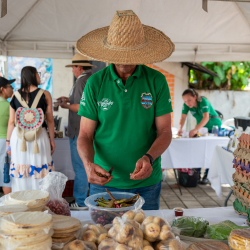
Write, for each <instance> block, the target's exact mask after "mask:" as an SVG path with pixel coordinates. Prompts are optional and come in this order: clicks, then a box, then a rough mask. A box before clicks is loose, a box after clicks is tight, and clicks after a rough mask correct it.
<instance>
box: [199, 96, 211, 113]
mask: <svg viewBox="0 0 250 250" xmlns="http://www.w3.org/2000/svg"><path fill="white" fill-rule="evenodd" d="M201 110H202V113H206V112H208V113H209V110H210V108H209V102H208V100H207V99H206V98H204V97H202V101H201Z"/></svg>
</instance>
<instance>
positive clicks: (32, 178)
mask: <svg viewBox="0 0 250 250" xmlns="http://www.w3.org/2000/svg"><path fill="white" fill-rule="evenodd" d="M42 130H43V131H42V133H41V135H40V136H39V137H38V138H37V144H38V147H39V151H40V152H39V153H38V154H33V145H34V141H32V142H27V141H26V145H27V151H26V152H21V150H20V149H21V141H22V140H21V139H19V138H18V137H17V133H16V128H15V129H14V130H13V132H12V135H11V139H10V146H11V164H10V176H11V185H12V192H16V191H23V190H39V189H40V188H39V181H40V180H41V179H42V178H43V177H45V176H46V175H47V174H48V173H49V172H51V171H54V163H53V161H52V156H51V147H50V141H49V137H48V134H47V132H46V129H45V128H43V129H42Z"/></svg>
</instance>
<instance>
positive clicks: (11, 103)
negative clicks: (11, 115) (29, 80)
mask: <svg viewBox="0 0 250 250" xmlns="http://www.w3.org/2000/svg"><path fill="white" fill-rule="evenodd" d="M15 99H16V97H15V96H14V95H13V97H12V98H11V100H10V106H11V107H12V108H13V109H14V110H16V104H15Z"/></svg>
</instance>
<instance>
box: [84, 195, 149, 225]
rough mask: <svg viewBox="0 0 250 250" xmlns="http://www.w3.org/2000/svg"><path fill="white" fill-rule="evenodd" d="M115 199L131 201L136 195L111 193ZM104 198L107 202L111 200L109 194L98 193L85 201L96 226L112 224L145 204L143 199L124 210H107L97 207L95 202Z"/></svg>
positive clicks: (123, 208)
mask: <svg viewBox="0 0 250 250" xmlns="http://www.w3.org/2000/svg"><path fill="white" fill-rule="evenodd" d="M111 193H112V195H113V196H114V197H115V199H117V200H118V199H129V198H131V197H133V196H135V195H136V194H133V193H126V192H124V193H123V192H111ZM100 197H103V198H104V199H105V200H109V199H111V198H110V196H109V195H108V193H106V192H105V193H98V194H93V195H91V196H89V197H88V198H87V199H85V205H86V206H87V207H89V212H90V217H91V219H92V220H93V222H94V223H96V224H102V225H103V226H104V225H107V224H111V223H112V221H113V219H114V218H115V217H117V216H118V217H121V216H122V215H123V214H124V213H126V212H127V211H129V210H134V209H139V208H141V207H142V206H143V204H144V203H145V200H144V199H143V197H141V196H140V198H139V199H138V200H137V202H136V203H135V204H134V205H133V206H131V207H122V208H105V207H98V206H96V205H97V203H96V202H95V200H96V199H97V198H100Z"/></svg>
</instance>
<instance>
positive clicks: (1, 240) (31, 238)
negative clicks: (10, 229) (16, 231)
mask: <svg viewBox="0 0 250 250" xmlns="http://www.w3.org/2000/svg"><path fill="white" fill-rule="evenodd" d="M53 233H54V231H53V229H50V231H49V233H48V234H39V233H31V234H28V235H6V234H0V246H1V247H3V248H6V249H8V250H14V249H19V248H20V247H24V246H27V245H34V244H37V243H39V242H43V243H44V242H46V241H47V240H49V239H51V236H52V235H53ZM47 243H48V242H47ZM47 243H45V244H47ZM0 249H2V248H0Z"/></svg>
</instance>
